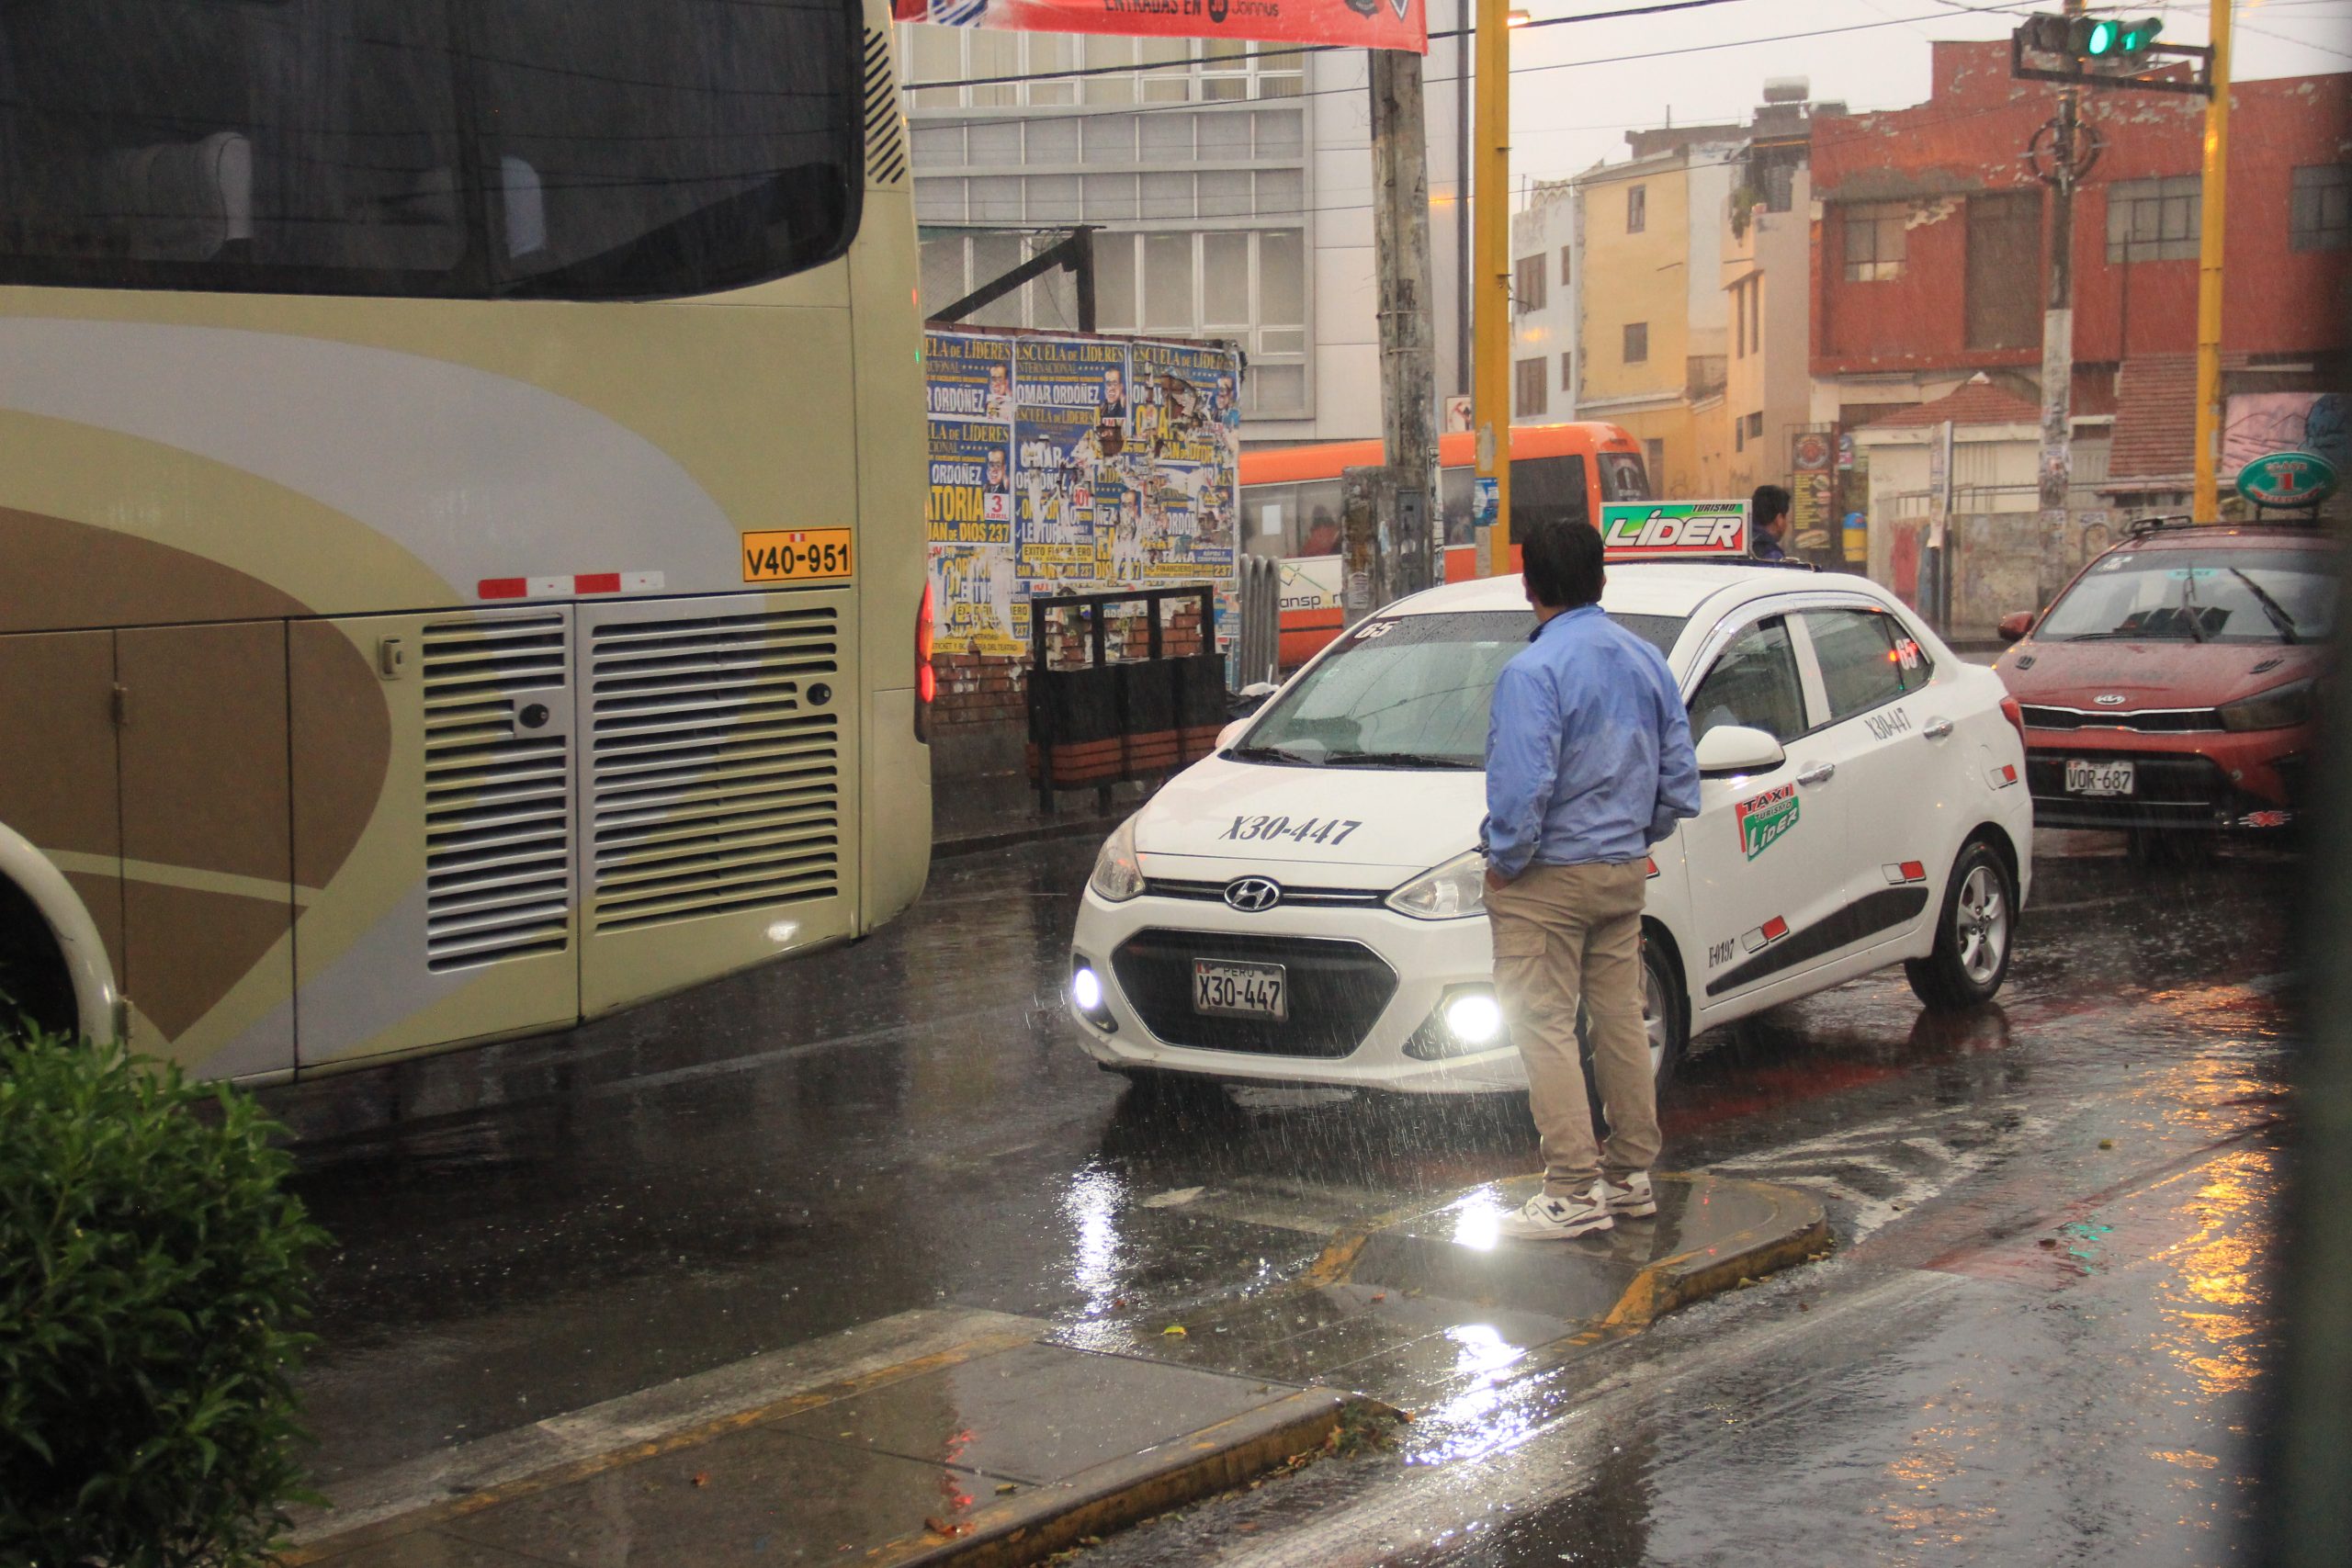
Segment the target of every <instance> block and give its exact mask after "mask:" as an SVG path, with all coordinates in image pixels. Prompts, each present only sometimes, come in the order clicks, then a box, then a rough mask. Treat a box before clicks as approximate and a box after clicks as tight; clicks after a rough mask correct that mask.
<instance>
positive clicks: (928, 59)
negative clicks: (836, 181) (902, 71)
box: [900, 22, 1306, 109]
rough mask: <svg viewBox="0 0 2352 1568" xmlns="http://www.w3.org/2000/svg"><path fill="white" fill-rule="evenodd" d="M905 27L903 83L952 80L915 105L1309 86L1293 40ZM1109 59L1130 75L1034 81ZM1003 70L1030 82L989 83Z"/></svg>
mask: <svg viewBox="0 0 2352 1568" xmlns="http://www.w3.org/2000/svg"><path fill="white" fill-rule="evenodd" d="M902 28H903V34H904V36H903V39H902V42H903V43H904V45H905V47H904V48H903V49H902V50H901V51H900V58H901V59H903V60H905V61H906V62H908V71H907V76H908V78H909V80H910V81H911V82H913V83H915V84H918V85H920V84H922V83H924V82H940V83H952V84H955V85H950V86H937V87H919V90H916V91H913V92H910V94H909V95H908V105H909V107H911V108H914V109H954V108H1019V107H1023V106H1026V107H1035V108H1058V107H1069V106H1073V105H1078V104H1088V105H1104V106H1109V105H1118V104H1165V103H1179V104H1181V103H1187V102H1198V103H1229V102H1234V101H1237V100H1242V99H1250V98H1295V97H1297V96H1300V95H1301V94H1302V93H1304V92H1305V91H1306V55H1305V54H1304V53H1303V52H1302V51H1299V50H1298V49H1297V48H1296V47H1295V46H1293V45H1282V44H1250V43H1242V42H1239V41H1238V40H1235V39H1201V40H1199V41H1197V42H1194V41H1191V40H1187V39H1159V38H1103V37H1097V36H1093V35H1087V36H1084V37H1081V36H1080V35H1078V34H1074V33H1023V32H1011V31H1002V30H999V29H997V28H950V27H939V26H935V25H933V24H932V23H929V22H910V23H905V24H902ZM1116 66H1132V67H1134V73H1133V74H1131V75H1130V74H1123V73H1114V74H1107V75H1101V76H1063V77H1060V78H1057V79H1048V80H1045V81H1038V80H1035V79H1034V78H1035V77H1036V76H1038V75H1040V74H1041V73H1051V72H1056V71H1074V70H1088V71H1096V70H1103V69H1105V68H1108V67H1116ZM1009 76H1017V77H1024V78H1032V79H1030V80H1023V81H990V80H988V78H991V77H1009Z"/></svg>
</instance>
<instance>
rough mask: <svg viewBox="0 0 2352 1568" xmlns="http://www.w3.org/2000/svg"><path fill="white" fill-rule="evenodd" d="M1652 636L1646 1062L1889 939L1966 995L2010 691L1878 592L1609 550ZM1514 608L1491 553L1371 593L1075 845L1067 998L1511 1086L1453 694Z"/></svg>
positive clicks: (1470, 750)
mask: <svg viewBox="0 0 2352 1568" xmlns="http://www.w3.org/2000/svg"><path fill="white" fill-rule="evenodd" d="M1601 605H1602V607H1603V608H1604V609H1605V610H1607V611H1608V613H1609V614H1610V615H1611V616H1612V617H1613V618H1615V620H1616V621H1617V622H1618V624H1619V625H1621V626H1625V627H1626V628H1628V629H1630V630H1632V631H1634V633H1636V634H1638V635H1639V636H1641V637H1645V638H1647V639H1648V640H1649V641H1650V642H1651V643H1653V644H1654V645H1656V646H1657V648H1658V649H1660V650H1661V651H1662V652H1664V653H1665V655H1666V657H1667V661H1668V665H1669V666H1670V667H1671V668H1672V670H1673V671H1674V674H1675V677H1676V679H1677V681H1678V682H1679V684H1680V686H1681V690H1682V693H1683V696H1684V700H1685V702H1686V703H1687V705H1688V706H1689V708H1690V712H1691V734H1692V737H1693V739H1694V740H1695V741H1696V744H1697V751H1698V761H1699V767H1700V773H1701V783H1700V810H1699V815H1698V816H1697V817H1696V818H1691V819H1690V820H1688V821H1686V822H1684V823H1682V824H1681V826H1680V827H1679V829H1677V830H1676V832H1675V834H1674V836H1673V837H1671V838H1668V839H1667V840H1663V841H1662V842H1660V843H1659V844H1657V846H1656V848H1655V850H1654V851H1653V852H1652V855H1651V866H1650V883H1649V899H1648V908H1647V911H1646V914H1645V920H1644V927H1645V942H1644V943H1643V950H1644V951H1643V959H1644V967H1645V980H1646V992H1647V994H1646V998H1645V1013H1646V1016H1647V1021H1648V1024H1649V1032H1650V1045H1651V1056H1652V1060H1653V1063H1654V1066H1655V1067H1656V1069H1657V1075H1658V1077H1659V1079H1660V1081H1661V1083H1663V1081H1664V1080H1665V1079H1666V1078H1667V1077H1670V1076H1671V1074H1672V1073H1673V1071H1674V1068H1675V1065H1676V1063H1677V1061H1678V1060H1679V1057H1680V1055H1681V1054H1682V1049H1683V1045H1684V1043H1685V1042H1686V1041H1688V1040H1689V1039H1690V1038H1691V1035H1693V1034H1694V1033H1697V1032H1701V1031H1703V1030H1707V1029H1711V1028H1713V1027H1714V1026H1716V1025H1718V1024H1722V1023H1725V1022H1728V1021H1731V1020H1734V1019H1736V1018H1739V1017H1742V1016H1743V1015H1745V1014H1747V1013H1752V1012H1755V1011H1757V1010H1759V1009H1762V1008H1768V1007H1770V1006H1772V1005H1774V1004H1775V1003H1779V1002H1784V1001H1788V1000H1790V999H1791V998H1796V997H1802V996H1804V995H1807V994H1809V993H1811V992H1815V991H1818V990H1821V989H1823V988H1824V987H1829V986H1834V985H1837V984H1838V983H1839V982H1841V981H1843V980H1846V979H1849V978H1851V977H1852V976H1857V975H1860V974H1864V973H1866V972H1868V971H1870V970H1873V969H1878V968H1881V967H1883V966H1885V965H1887V964H1894V963H1896V962H1897V961H1901V962H1903V963H1904V964H1905V966H1906V969H1907V971H1908V974H1909V976H1910V980H1911V985H1912V988H1913V989H1914V990H1915V991H1916V992H1917V994H1918V996H1919V997H1920V998H1921V999H1922V1000H1923V1001H1924V1002H1926V1004H1927V1005H1928V1007H1930V1008H1934V1009H1959V1008H1966V1007H1971V1006H1973V1005H1975V1004H1977V1003H1980V1002H1982V1001H1984V1000H1985V999H1986V998H1989V997H1991V996H1992V995H1993V993H1994V992H1995V991H1996V990H1997V989H1999V987H2000V985H2001V982H2002V979H2003V977H2004V976H2006V975H2007V969H2008V964H2009V955H2010V946H2011V939H2012V936H2013V934H2014V932H2015V931H2016V922H2017V918H2018V910H2019V908H2020V907H2021V906H2022V904H2023V902H2024V899H2025V897H2026V895H2027V892H2028V890H2029V887H2030V880H2031V875H2032V862H2031V846H2032V831H2033V804H2032V799H2031V796H2030V791H2029V790H2028V789H2027V788H2026V787H2025V784H2024V779H2025V739H2024V730H2023V726H2022V723H2021V717H2020V715H2019V713H2018V707H2017V705H2016V703H2015V702H2014V701H2012V700H2011V699H2010V698H2009V697H2008V694H2007V692H2006V690H2005V689H2004V688H2003V685H2002V682H2001V679H2000V677H1999V676H1998V675H1996V673H1994V672H1993V671H1991V670H1989V669H1984V668H1980V667H1977V666H1973V665H1970V664H1966V663H1963V662H1962V660H1960V659H1958V658H1957V657H1956V656H1954V655H1953V654H1952V653H1951V651H1950V650H1949V649H1946V648H1945V647H1944V646H1943V644H1942V643H1941V642H1940V641H1939V640H1938V639H1937V638H1936V637H1935V636H1934V635H1933V634H1932V633H1931V632H1929V631H1928V628H1927V627H1926V626H1923V625H1921V624H1920V623H1919V621H1918V620H1917V618H1916V617H1915V616H1914V615H1912V613H1911V611H1910V610H1909V609H1908V608H1907V607H1905V605H1904V604H1902V603H1901V602H1900V601H1898V600H1896V599H1895V598H1894V596H1893V595H1892V594H1889V593H1887V592H1885V591H1883V590H1882V589H1880V588H1878V587H1877V586H1875V585H1874V584H1872V583H1870V582H1868V581H1863V580H1862V579H1860V578H1855V577H1846V576H1834V575H1826V574H1821V573H1816V572H1814V571H1812V570H1806V569H1804V568H1792V567H1785V566H1768V565H1758V564H1698V563H1692V562H1687V561H1681V560H1676V561H1643V562H1639V563H1625V562H1619V561H1612V562H1611V566H1610V569H1609V581H1608V587H1607V590H1606V592H1605V593H1604V594H1603V596H1602V599H1601ZM1534 624H1535V623H1534V616H1533V614H1532V611H1531V610H1530V609H1529V607H1528V604H1527V602H1526V600H1525V598H1524V596H1523V593H1522V590H1521V584H1520V581H1519V579H1518V578H1516V577H1508V578H1490V579H1487V580H1484V581H1473V582H1463V583H1454V584H1451V585H1449V586H1447V587H1443V588H1439V589H1434V590H1432V591H1430V592H1426V593H1421V594H1418V595H1415V596H1414V597H1411V598H1408V599H1406V600H1402V601H1400V602H1398V603H1397V604H1393V605H1391V606H1389V607H1388V608H1386V609H1385V610H1382V611H1379V612H1377V613H1375V614H1374V615H1372V616H1371V617H1369V618H1367V619H1366V620H1364V621H1363V622H1361V623H1360V624H1358V625H1357V626H1354V627H1353V628H1351V630H1350V631H1349V632H1347V633H1346V634H1344V635H1343V636H1341V637H1340V638H1338V639H1337V640H1336V641H1335V642H1333V643H1332V645H1331V646H1330V647H1329V648H1328V649H1325V650H1324V651H1323V652H1322V653H1321V654H1320V655H1318V656H1317V658H1316V659H1315V660H1313V661H1312V662H1310V663H1309V664H1308V665H1307V666H1306V668H1304V669H1303V670H1301V671H1299V672H1298V673H1297V674H1295V676H1293V677H1292V678H1291V679H1290V680H1289V681H1288V682H1286V683H1285V684H1284V685H1283V687H1282V689H1281V690H1280V691H1279V692H1278V693H1277V694H1275V695H1273V696H1272V698H1271V699H1269V700H1268V701H1267V703H1266V704H1265V705H1264V706H1263V707H1262V708H1261V709H1260V710H1259V711H1258V713H1256V714H1255V715H1254V716H1251V717H1250V718H1247V719H1243V720H1240V721H1238V722H1237V723H1236V724H1234V725H1233V726H1231V727H1229V728H1227V731H1226V733H1225V734H1224V735H1223V736H1222V737H1220V739H1219V747H1218V750H1217V751H1216V754H1215V755H1213V756H1211V757H1208V758H1206V759H1204V760H1203V761H1200V762H1197V763H1195V764H1193V766H1192V767H1191V768H1189V769H1187V770H1186V771H1185V772H1183V773H1181V774H1179V775H1177V776H1176V777H1175V778H1174V779H1172V780H1170V782H1169V783H1168V784H1166V785H1165V786H1164V787H1163V788H1161V790H1160V791H1159V793H1158V794H1157V795H1154V796H1153V797H1152V799H1151V800H1150V801H1149V802H1148V804H1146V805H1145V806H1144V807H1143V808H1142V809H1141V810H1139V811H1137V812H1136V814H1135V815H1134V816H1133V817H1131V818H1128V819H1127V821H1126V822H1125V823H1124V824H1122V825H1121V826H1120V828H1119V829H1117V830H1116V831H1115V832H1114V833H1113V834H1112V835H1111V837H1110V839H1109V840H1107V841H1106V842H1105V843H1104V844H1103V849H1102V852H1101V854H1100V856H1099V857H1098V859H1097V861H1096V863H1095V866H1094V870H1093V873H1092V874H1091V877H1090V878H1089V880H1088V884H1087V887H1086V892H1085V895H1084V897H1083V899H1082V902H1081V906H1080V912H1079V917H1078V925H1077V930H1076V933H1075V937H1074V940H1073V942H1072V951H1071V958H1070V985H1069V1005H1070V1010H1071V1012H1072V1014H1073V1016H1074V1017H1075V1018H1076V1019H1077V1021H1078V1023H1079V1026H1080V1036H1081V1039H1082V1041H1083V1043H1084V1045H1085V1048H1086V1050H1087V1051H1088V1052H1089V1053H1090V1054H1091V1055H1093V1057H1094V1058H1095V1060H1096V1061H1098V1062H1099V1063H1101V1064H1102V1065H1103V1066H1105V1067H1108V1068H1112V1069H1114V1070H1117V1071H1124V1072H1128V1073H1131V1074H1135V1075H1137V1076H1139V1077H1146V1078H1157V1077H1159V1075H1160V1074H1170V1073H1173V1074H1191V1075H1198V1076H1200V1077H1208V1078H1215V1079H1221V1080H1227V1081H1244V1080H1257V1081H1272V1082H1281V1083H1289V1084H1329V1085H1351V1086H1358V1087H1363V1088H1373V1089H1398V1090H1421V1091H1437V1092H1456V1093H1464V1092H1491V1091H1498V1090H1510V1089H1523V1088H1524V1087H1525V1085H1526V1076H1525V1073H1524V1071H1523V1069H1522V1067H1521V1062H1520V1058H1519V1054H1518V1052H1517V1051H1516V1050H1515V1049H1514V1048H1513V1047H1512V1046H1511V1044H1510V1040H1509V1038H1508V1034H1507V1032H1506V1031H1505V1028H1504V1025H1503V1020H1502V1017H1501V1013H1500V1011H1499V1010H1498V1007H1497V1005H1496V1002H1495V997H1494V991H1493V976H1492V968H1493V965H1492V953H1491V950H1490V948H1489V946H1488V939H1487V921H1486V920H1485V919H1483V918H1482V917H1483V914H1484V910H1483V907H1482V902H1481V897H1482V889H1483V881H1482V877H1483V873H1484V869H1485V868H1484V863H1483V861H1482V859H1481V857H1480V854H1479V852H1478V850H1477V847H1476V846H1477V838H1478V829H1479V825H1480V823H1481V821H1482V820H1483V818H1484V816H1485V776H1484V773H1483V771H1482V769H1483V762H1484V757H1485V750H1486V738H1487V701H1488V695H1489V693H1490V692H1491V690H1492V687H1493V684H1494V681H1495V678H1496V676H1497V674H1498V672H1499V671H1500V670H1501V669H1502V667H1503V665H1504V663H1505V662H1506V661H1508V660H1510V657H1511V656H1512V655H1513V654H1515V653H1517V652H1518V651H1519V650H1520V649H1521V648H1522V647H1524V646H1525V644H1526V641H1527V637H1528V636H1529V634H1530V633H1531V632H1532V630H1533V627H1534Z"/></svg>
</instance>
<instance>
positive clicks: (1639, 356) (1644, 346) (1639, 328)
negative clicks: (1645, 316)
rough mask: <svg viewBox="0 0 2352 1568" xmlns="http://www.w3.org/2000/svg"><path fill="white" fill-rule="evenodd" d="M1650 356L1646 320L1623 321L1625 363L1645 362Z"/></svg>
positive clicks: (1648, 328)
mask: <svg viewBox="0 0 2352 1568" xmlns="http://www.w3.org/2000/svg"><path fill="white" fill-rule="evenodd" d="M1649 356H1650V324H1649V323H1648V322H1647V321H1627V322H1626V323H1625V363H1626V364H1628V365H1641V364H1645V363H1646V362H1647V361H1648V359H1649Z"/></svg>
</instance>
